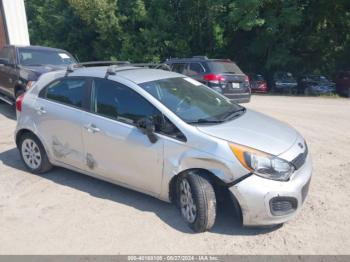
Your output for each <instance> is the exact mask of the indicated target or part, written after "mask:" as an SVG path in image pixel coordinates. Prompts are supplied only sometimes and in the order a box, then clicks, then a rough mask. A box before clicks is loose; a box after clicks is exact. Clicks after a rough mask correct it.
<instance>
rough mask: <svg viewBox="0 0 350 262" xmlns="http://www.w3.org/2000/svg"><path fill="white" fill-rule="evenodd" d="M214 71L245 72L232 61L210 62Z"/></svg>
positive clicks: (221, 72) (222, 72)
mask: <svg viewBox="0 0 350 262" xmlns="http://www.w3.org/2000/svg"><path fill="white" fill-rule="evenodd" d="M208 64H209V66H210V68H211V70H212V71H213V73H217V74H224V73H229V74H243V72H242V71H241V69H240V68H239V67H238V66H237V65H236V64H235V63H233V62H231V61H215V62H209V63H208Z"/></svg>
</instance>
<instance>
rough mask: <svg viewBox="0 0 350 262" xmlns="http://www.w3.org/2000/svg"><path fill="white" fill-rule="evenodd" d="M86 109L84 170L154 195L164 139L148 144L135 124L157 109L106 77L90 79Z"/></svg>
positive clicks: (159, 180)
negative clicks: (88, 100)
mask: <svg viewBox="0 0 350 262" xmlns="http://www.w3.org/2000/svg"><path fill="white" fill-rule="evenodd" d="M90 108H91V113H90V114H89V116H88V117H87V118H85V119H84V120H85V122H84V127H85V128H84V130H83V138H84V145H85V151H86V153H87V158H88V160H89V163H88V165H87V167H86V168H87V170H88V171H90V172H93V173H95V174H97V175H99V176H103V177H105V178H107V179H109V180H113V181H116V182H119V183H122V184H125V185H128V186H131V187H133V188H135V189H139V190H141V191H144V192H148V193H150V194H152V195H158V194H159V193H160V187H161V179H162V174H163V144H164V141H163V139H162V138H161V137H160V138H159V139H158V141H157V142H156V143H151V142H150V140H149V138H148V137H147V136H146V135H144V134H143V133H141V132H140V130H139V129H138V128H137V127H136V126H135V124H136V121H137V120H139V119H141V118H145V117H154V116H157V115H160V112H159V111H158V110H157V109H156V108H155V107H154V106H153V105H152V104H150V103H149V102H148V101H146V100H145V99H144V98H143V97H142V96H141V95H139V94H138V93H136V92H135V91H133V90H132V89H130V88H129V87H127V86H125V85H122V84H120V83H117V82H115V81H111V80H106V79H94V80H93V85H92V90H91V107H90Z"/></svg>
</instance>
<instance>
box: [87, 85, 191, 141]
mask: <svg viewBox="0 0 350 262" xmlns="http://www.w3.org/2000/svg"><path fill="white" fill-rule="evenodd" d="M91 111H92V112H93V113H96V114H98V115H101V116H105V117H108V118H111V119H114V120H117V121H120V122H123V123H127V124H130V125H135V124H136V122H137V121H138V120H140V119H142V118H151V119H153V121H154V123H155V127H156V132H158V133H160V134H164V135H167V136H170V137H173V138H177V139H180V140H186V138H185V137H184V135H183V134H182V133H181V132H180V131H179V129H178V128H177V127H176V126H175V125H174V124H173V123H171V122H170V121H169V120H168V119H167V118H166V117H164V116H163V114H162V113H161V112H160V111H159V110H158V109H157V108H155V107H154V106H153V105H152V104H151V103H150V102H148V101H147V100H146V99H144V98H143V97H142V96H141V95H140V94H138V93H137V92H135V91H134V90H132V89H130V88H129V87H127V86H125V85H122V84H120V83H117V82H115V81H111V80H106V79H95V80H94V81H93V87H92V93H91Z"/></svg>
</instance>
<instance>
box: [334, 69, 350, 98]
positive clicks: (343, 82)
mask: <svg viewBox="0 0 350 262" xmlns="http://www.w3.org/2000/svg"><path fill="white" fill-rule="evenodd" d="M335 83H336V89H337V93H338V94H339V95H343V96H346V97H350V71H342V72H339V73H338V75H337V77H336V78H335Z"/></svg>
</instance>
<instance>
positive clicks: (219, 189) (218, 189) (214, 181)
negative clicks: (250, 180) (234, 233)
mask: <svg viewBox="0 0 350 262" xmlns="http://www.w3.org/2000/svg"><path fill="white" fill-rule="evenodd" d="M193 172H194V173H196V174H197V175H200V176H201V177H203V178H205V179H207V180H208V181H209V182H210V184H211V185H212V186H213V188H214V192H215V195H216V197H217V199H218V200H219V201H230V203H232V204H233V208H234V210H235V212H236V214H237V216H238V218H239V219H240V221H241V222H242V221H243V214H242V208H241V206H240V203H239V201H238V199H237V198H236V196H235V195H234V194H232V193H231V192H230V190H229V185H228V184H226V183H225V182H224V181H223V180H221V179H220V178H219V177H217V176H216V175H215V174H214V173H213V172H211V171H210V170H207V169H205V168H189V169H186V170H183V171H181V172H180V173H178V174H177V175H175V176H174V177H172V179H171V180H170V183H169V200H170V202H172V203H174V204H175V205H176V206H177V205H178V203H177V181H179V178H181V177H182V176H184V175H186V174H191V173H193ZM225 203H226V202H225Z"/></svg>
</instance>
